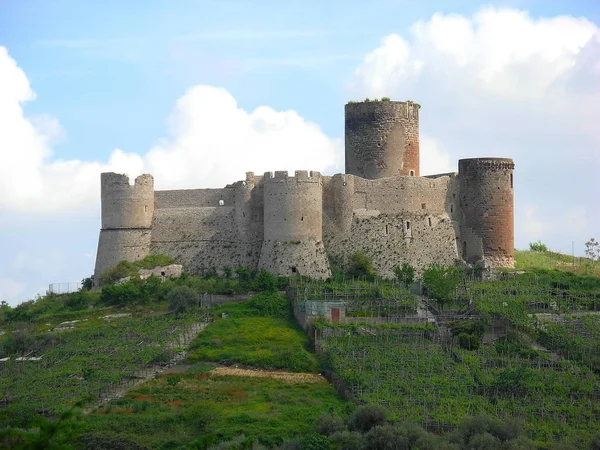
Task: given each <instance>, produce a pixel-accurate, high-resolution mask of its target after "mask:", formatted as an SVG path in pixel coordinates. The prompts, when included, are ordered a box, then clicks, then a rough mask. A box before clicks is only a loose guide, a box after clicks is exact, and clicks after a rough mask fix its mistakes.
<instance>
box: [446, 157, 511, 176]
mask: <svg viewBox="0 0 600 450" xmlns="http://www.w3.org/2000/svg"><path fill="white" fill-rule="evenodd" d="M458 167H459V173H460V172H461V168H462V172H464V171H465V170H477V171H479V170H485V171H495V170H514V168H515V163H514V161H513V160H512V159H510V158H469V159H461V160H459V161H458Z"/></svg>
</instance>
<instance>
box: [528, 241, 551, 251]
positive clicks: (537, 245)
mask: <svg viewBox="0 0 600 450" xmlns="http://www.w3.org/2000/svg"><path fill="white" fill-rule="evenodd" d="M529 250H531V251H532V252H547V251H548V247H547V246H546V244H543V243H542V241H537V242H530V243H529Z"/></svg>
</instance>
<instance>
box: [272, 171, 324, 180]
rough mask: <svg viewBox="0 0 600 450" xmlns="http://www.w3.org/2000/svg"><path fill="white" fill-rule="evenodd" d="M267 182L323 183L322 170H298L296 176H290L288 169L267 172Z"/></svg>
mask: <svg viewBox="0 0 600 450" xmlns="http://www.w3.org/2000/svg"><path fill="white" fill-rule="evenodd" d="M263 180H264V182H265V183H322V181H323V179H322V176H321V173H320V172H317V171H314V170H311V171H308V170H296V171H295V172H294V176H290V175H289V173H288V171H287V170H277V171H275V172H265V175H264V178H263Z"/></svg>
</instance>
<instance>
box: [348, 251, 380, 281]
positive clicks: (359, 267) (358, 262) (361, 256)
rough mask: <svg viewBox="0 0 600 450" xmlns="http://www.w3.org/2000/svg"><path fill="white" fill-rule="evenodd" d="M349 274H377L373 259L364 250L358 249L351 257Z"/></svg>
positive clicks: (364, 275)
mask: <svg viewBox="0 0 600 450" xmlns="http://www.w3.org/2000/svg"><path fill="white" fill-rule="evenodd" d="M348 275H349V276H352V277H372V276H373V275H375V271H374V270H373V259H372V258H371V257H370V256H369V255H367V254H366V253H365V252H364V251H362V250H359V251H357V252H356V253H354V254H353V255H352V256H351V257H350V267H349V268H348Z"/></svg>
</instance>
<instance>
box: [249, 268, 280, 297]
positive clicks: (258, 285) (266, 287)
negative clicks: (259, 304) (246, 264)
mask: <svg viewBox="0 0 600 450" xmlns="http://www.w3.org/2000/svg"><path fill="white" fill-rule="evenodd" d="M254 286H255V289H256V290H257V291H264V292H275V291H277V278H275V277H274V276H273V275H271V274H270V273H269V272H267V271H266V270H264V269H262V270H261V271H260V272H258V275H256V279H255V280H254Z"/></svg>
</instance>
